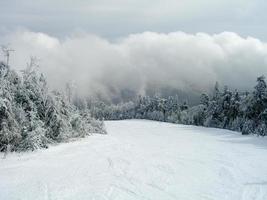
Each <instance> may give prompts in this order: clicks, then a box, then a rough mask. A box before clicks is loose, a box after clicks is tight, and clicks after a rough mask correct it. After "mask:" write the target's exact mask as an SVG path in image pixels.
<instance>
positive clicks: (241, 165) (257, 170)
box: [0, 120, 267, 200]
mask: <svg viewBox="0 0 267 200" xmlns="http://www.w3.org/2000/svg"><path fill="white" fill-rule="evenodd" d="M106 128H107V131H108V133H109V134H108V135H93V136H91V137H88V138H86V139H81V140H80V141H76V142H71V143H67V144H66V143H65V144H60V145H58V146H54V147H52V146H51V147H50V148H49V149H47V150H40V151H37V152H29V153H23V154H17V153H14V154H10V155H8V156H7V157H6V158H5V159H2V157H4V154H0V156H1V159H0V199H1V200H2V199H3V200H13V199H14V200H15V199H21V200H26V199H27V200H29V199H34V200H38V199H44V200H45V199H53V200H54V199H70V200H73V199H76V200H77V199H100V200H102V199H103V200H106V199H121V200H127V199H135V200H136V199H140V200H141V199H142V200H143V199H151V200H156V199H164V200H165V199H173V200H174V199H183V200H184V199H187V200H191V199H192V200H201V199H203V200H204V199H205V200H210V199H216V200H217V199H219V200H226V199H227V200H248V199H249V200H251V199H256V200H259V199H260V200H266V199H267V159H266V155H267V140H266V139H265V138H258V137H254V136H241V135H240V134H239V133H235V132H231V131H226V130H219V129H208V128H201V127H194V126H183V125H175V124H168V123H160V122H152V121H144V120H143V121H142V120H126V121H108V122H106Z"/></svg>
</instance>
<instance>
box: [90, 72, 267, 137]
mask: <svg viewBox="0 0 267 200" xmlns="http://www.w3.org/2000/svg"><path fill="white" fill-rule="evenodd" d="M88 107H89V108H90V112H91V114H92V116H94V117H95V118H97V119H103V120H121V119H149V120H157V121H163V122H171V123H178V124H187V125H196V126H205V127H214V128H222V129H229V130H233V131H239V132H242V134H244V135H247V134H256V135H258V136H265V135H266V133H267V127H266V125H267V88H266V82H265V77H264V76H260V77H258V78H257V79H256V86H255V87H254V89H253V90H252V91H251V92H239V91H238V90H234V91H231V90H230V89H229V88H228V87H227V86H225V87H224V88H223V89H220V87H219V84H218V82H216V84H215V87H214V90H213V92H212V93H211V94H210V95H208V94H205V93H203V94H200V100H199V104H198V105H195V106H189V105H188V103H187V102H181V101H179V97H178V95H174V96H169V97H167V98H163V97H160V95H154V96H139V97H138V98H136V99H135V100H134V101H130V102H127V103H120V104H117V105H112V104H107V103H104V102H99V101H89V106H88Z"/></svg>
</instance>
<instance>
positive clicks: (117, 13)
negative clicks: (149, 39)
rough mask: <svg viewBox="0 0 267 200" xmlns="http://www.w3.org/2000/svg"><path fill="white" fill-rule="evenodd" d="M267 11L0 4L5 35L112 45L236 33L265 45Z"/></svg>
mask: <svg viewBox="0 0 267 200" xmlns="http://www.w3.org/2000/svg"><path fill="white" fill-rule="evenodd" d="M266 8H267V1H266V0H0V24H1V28H0V31H1V32H0V33H6V32H9V31H13V30H16V29H17V28H18V27H23V28H27V29H29V30H31V31H34V32H43V33H48V34H50V35H52V36H57V37H64V36H66V35H69V34H72V33H73V32H74V31H85V32H89V33H93V34H97V35H100V36H103V37H106V38H110V39H113V38H117V37H123V36H126V35H128V34H130V33H140V32H144V31H154V32H164V33H169V32H174V31H184V32H187V33H197V32H206V33H210V34H213V33H220V32H223V31H231V32H235V33H238V34H239V35H241V36H245V37H246V36H253V37H256V38H259V39H261V40H264V41H266V40H267V20H266V19H267V12H266Z"/></svg>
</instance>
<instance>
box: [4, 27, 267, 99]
mask: <svg viewBox="0 0 267 200" xmlns="http://www.w3.org/2000/svg"><path fill="white" fill-rule="evenodd" d="M0 42H1V43H10V44H11V45H12V48H14V49H15V50H16V51H15V53H13V54H12V56H11V64H12V66H14V67H15V68H16V69H18V70H19V69H21V68H22V67H23V66H25V63H26V61H27V60H28V58H29V56H30V55H34V56H37V57H38V58H40V59H41V62H40V65H41V70H42V71H43V72H44V73H45V74H46V75H47V77H48V80H49V83H50V85H51V86H52V87H55V88H63V87H64V84H65V83H66V82H73V83H75V86H76V89H75V90H76V91H77V92H78V93H79V94H80V95H84V96H94V95H100V96H102V97H105V98H114V97H120V96H121V95H122V94H123V92H125V91H130V92H132V93H133V94H144V93H146V92H147V91H151V90H153V91H159V92H160V91H164V90H165V89H166V88H169V89H173V90H179V91H185V92H189V93H192V94H199V93H201V92H203V91H209V90H210V89H211V88H212V87H213V86H214V84H215V82H216V81H219V82H220V83H221V85H224V84H227V85H229V86H230V87H231V88H238V89H242V90H247V89H248V90H249V89H252V86H253V85H254V84H255V79H256V77H257V76H259V75H262V74H265V75H267V44H266V43H264V42H262V41H260V40H258V39H256V38H252V37H247V38H243V37H241V36H239V35H237V34H236V33H231V32H223V33H220V34H214V35H209V34H206V33H197V34H187V33H184V32H172V33H169V34H163V33H155V32H144V33H140V34H132V35H129V36H127V37H124V38H120V39H117V40H116V41H109V40H108V39H105V38H102V37H99V36H96V35H91V34H87V33H76V34H73V35H72V36H69V37H66V38H64V39H58V38H55V37H51V36H49V35H47V34H45V33H37V32H31V31H28V30H19V31H17V32H14V33H12V34H8V35H6V36H3V37H2V38H1V40H0Z"/></svg>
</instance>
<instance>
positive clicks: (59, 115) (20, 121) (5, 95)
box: [0, 58, 105, 152]
mask: <svg viewBox="0 0 267 200" xmlns="http://www.w3.org/2000/svg"><path fill="white" fill-rule="evenodd" d="M37 68H38V65H37V62H36V59H35V58H32V59H31V61H30V62H29V63H28V65H27V68H26V69H25V70H23V71H22V72H21V73H18V72H16V71H14V70H11V69H10V67H9V66H8V65H7V64H5V63H4V62H1V63H0V151H2V152H10V151H26V150H35V149H39V148H47V147H48V145H49V144H55V143H59V142H66V141H69V140H70V139H72V138H78V137H85V136H86V135H90V134H91V133H105V129H104V127H103V122H101V121H98V120H95V119H93V118H92V117H91V116H90V112H89V111H88V110H86V109H84V110H79V109H77V108H76V107H75V106H74V105H73V104H72V103H71V102H70V101H69V99H68V98H67V95H65V94H64V93H60V92H57V91H50V90H49V88H48V86H47V82H46V79H45V77H44V75H43V74H42V73H40V72H39V71H38V69H37Z"/></svg>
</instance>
